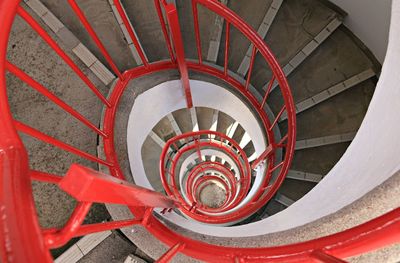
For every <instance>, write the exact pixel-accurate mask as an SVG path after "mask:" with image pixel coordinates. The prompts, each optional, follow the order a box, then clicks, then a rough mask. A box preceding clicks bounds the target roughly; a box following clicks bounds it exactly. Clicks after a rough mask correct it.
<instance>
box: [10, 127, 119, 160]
mask: <svg viewBox="0 0 400 263" xmlns="http://www.w3.org/2000/svg"><path fill="white" fill-rule="evenodd" d="M14 125H15V128H16V129H17V130H18V131H20V132H22V133H25V134H28V135H30V136H32V137H35V138H36V139H39V140H41V141H44V142H46V143H49V144H51V145H54V146H56V147H58V148H61V149H63V150H65V151H67V152H70V153H73V154H76V155H78V156H81V157H83V158H85V159H88V160H90V161H93V162H96V163H100V164H103V165H106V166H109V167H110V166H112V164H111V163H108V162H106V161H104V160H102V159H100V158H97V157H95V156H93V155H91V154H88V153H86V152H83V151H81V150H79V149H77V148H75V147H73V146H71V145H69V144H66V143H65V142H62V141H59V140H57V139H54V138H53V137H50V136H48V135H46V134H44V133H42V132H40V131H38V130H36V129H34V128H32V127H30V126H28V125H26V124H23V123H22V122H19V121H16V120H14Z"/></svg>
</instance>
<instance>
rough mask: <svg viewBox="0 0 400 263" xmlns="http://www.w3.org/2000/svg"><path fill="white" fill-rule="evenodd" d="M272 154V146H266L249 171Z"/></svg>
mask: <svg viewBox="0 0 400 263" xmlns="http://www.w3.org/2000/svg"><path fill="white" fill-rule="evenodd" d="M273 152H274V147H273V146H272V144H270V145H268V147H267V149H265V151H264V152H263V153H262V154H261V155H260V156H259V157H258V158H257V159H256V160H255V161H254V162H253V163H252V164H251V169H255V168H256V167H257V166H258V165H259V164H260V163H261V162H262V161H264V160H265V159H266V158H267V157H268V156H270V155H271V154H272V153H273Z"/></svg>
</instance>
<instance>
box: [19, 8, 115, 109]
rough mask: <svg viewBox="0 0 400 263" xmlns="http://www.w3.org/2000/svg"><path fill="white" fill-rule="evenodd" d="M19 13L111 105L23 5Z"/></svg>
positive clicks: (104, 101)
mask: <svg viewBox="0 0 400 263" xmlns="http://www.w3.org/2000/svg"><path fill="white" fill-rule="evenodd" d="M18 15H19V16H20V17H22V18H23V19H24V20H25V21H26V22H27V23H28V24H29V25H30V26H31V27H32V29H33V30H35V31H36V32H37V33H38V34H39V36H40V37H41V38H43V40H44V41H46V42H47V44H48V45H49V46H50V47H51V48H52V49H53V50H54V51H55V52H56V53H57V54H58V55H59V56H60V57H61V58H62V59H63V60H64V61H65V63H67V64H68V66H70V68H71V69H72V70H73V71H74V72H75V73H76V74H77V75H78V76H79V77H80V78H81V80H82V81H83V82H84V83H85V84H86V85H87V86H88V87H89V88H90V89H91V90H92V91H93V93H94V94H95V95H96V96H97V97H98V98H99V99H100V100H101V101H102V102H103V103H104V104H105V105H107V107H111V104H110V102H108V100H107V99H106V98H105V97H104V96H103V94H101V93H100V91H98V90H97V88H96V86H95V85H94V84H93V83H92V82H91V81H90V79H89V78H88V77H87V76H86V75H85V74H84V73H83V72H82V70H80V69H79V67H78V66H77V65H76V64H75V63H74V62H73V61H72V59H71V58H70V57H69V56H68V55H67V54H66V53H65V52H64V51H63V50H62V49H61V48H60V46H59V45H58V44H57V43H56V42H55V41H54V40H53V39H52V38H51V37H50V35H49V34H47V32H46V31H45V30H44V29H43V28H42V27H41V26H40V25H39V23H38V22H36V21H35V20H34V19H33V18H32V17H31V16H30V15H29V13H28V12H26V11H25V10H24V9H23V8H22V7H18Z"/></svg>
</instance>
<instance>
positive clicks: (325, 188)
mask: <svg viewBox="0 0 400 263" xmlns="http://www.w3.org/2000/svg"><path fill="white" fill-rule="evenodd" d="M399 31H400V0H393V8H392V24H391V34H390V39H389V47H388V52H387V56H386V60H385V63H384V65H383V69H382V74H381V77H380V80H379V82H378V85H377V88H376V91H375V94H374V97H373V98H372V101H371V103H370V107H369V109H368V112H367V114H366V116H365V119H364V122H363V123H362V125H361V127H360V129H359V132H358V133H357V135H356V137H355V139H354V140H353V142H352V143H351V145H350V146H349V148H348V149H347V151H346V153H345V154H344V155H343V157H342V158H341V160H340V161H339V162H338V163H337V164H336V166H335V167H334V168H333V169H332V170H331V171H330V173H329V174H328V175H327V176H326V177H325V178H324V179H323V180H322V181H321V182H320V183H319V184H318V185H317V186H316V187H315V188H313V190H311V191H310V192H309V193H308V194H307V195H305V196H304V197H303V198H302V199H300V200H299V201H297V202H296V203H294V204H293V205H292V206H290V207H289V208H287V209H285V210H283V211H282V212H280V213H278V214H276V215H274V216H271V217H269V218H266V219H264V220H262V221H258V222H255V223H252V224H248V225H245V226H236V227H230V228H229V231H226V228H223V227H210V226H205V225H204V226H203V225H199V224H194V223H191V222H187V224H186V225H185V227H192V228H191V230H192V231H196V232H200V233H205V234H209V235H213V236H230V237H234V236H241V237H244V236H257V235H262V234H267V233H273V232H278V231H283V230H288V229H291V228H294V227H298V226H301V225H304V224H307V223H309V222H312V221H314V220H317V219H319V218H322V217H324V216H327V215H329V214H332V213H335V212H336V211H338V210H339V209H341V208H343V207H345V206H346V205H349V204H351V203H352V202H354V201H355V200H357V199H359V198H360V197H362V196H363V195H365V194H366V193H368V192H369V191H371V190H372V189H374V188H375V187H376V186H378V185H380V184H381V183H383V182H384V181H386V180H387V179H388V178H390V177H391V176H392V175H393V174H394V173H395V172H397V171H399V169H400V161H399V159H400V158H399V156H400V140H399V139H398V133H399V132H398V131H399V130H400V114H399V112H400V103H399V98H400V85H399V83H400V74H398V71H399V68H400V38H399V37H398V36H397V35H398V32H399ZM168 217H169V219H170V220H171V221H173V222H179V220H180V219H179V218H178V217H177V216H176V215H174V214H170V215H169V216H168ZM175 220H176V221H175ZM178 224H179V223H178Z"/></svg>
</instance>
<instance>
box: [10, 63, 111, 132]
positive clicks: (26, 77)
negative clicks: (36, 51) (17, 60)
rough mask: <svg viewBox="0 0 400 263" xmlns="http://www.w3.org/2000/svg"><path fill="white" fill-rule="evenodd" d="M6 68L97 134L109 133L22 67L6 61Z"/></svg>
mask: <svg viewBox="0 0 400 263" xmlns="http://www.w3.org/2000/svg"><path fill="white" fill-rule="evenodd" d="M6 69H7V70H8V71H9V72H11V73H12V74H14V75H15V76H17V77H18V78H19V79H21V80H22V81H24V82H25V83H26V84H28V85H29V86H31V87H32V88H33V89H35V90H36V91H38V92H39V93H41V94H42V95H43V96H45V97H47V98H48V99H49V100H51V101H52V102H54V103H55V104H57V105H58V106H60V108H62V109H63V110H65V111H66V112H68V113H69V114H71V115H72V116H73V117H74V118H76V119H77V120H79V121H81V122H82V123H83V124H85V125H86V126H87V127H89V128H90V129H92V130H93V131H95V132H96V133H97V134H99V135H100V136H103V137H107V135H106V134H105V133H104V132H103V131H102V130H100V129H99V128H97V127H96V126H95V125H94V124H92V123H91V122H90V121H89V120H87V119H86V118H85V117H83V116H82V115H81V114H80V113H79V112H77V111H76V110H74V109H73V108H72V107H71V106H69V105H68V104H66V103H65V102H64V101H62V100H61V99H60V98H58V97H57V96H56V95H54V94H53V93H51V92H50V91H49V90H48V89H46V88H45V87H43V86H42V85H41V84H40V83H39V82H37V81H35V80H34V79H32V78H31V77H30V76H29V75H27V74H26V73H25V72H23V71H22V70H21V69H19V68H18V67H16V66H15V65H13V64H12V63H10V62H9V61H6Z"/></svg>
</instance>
